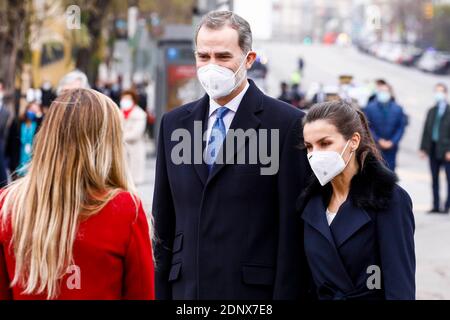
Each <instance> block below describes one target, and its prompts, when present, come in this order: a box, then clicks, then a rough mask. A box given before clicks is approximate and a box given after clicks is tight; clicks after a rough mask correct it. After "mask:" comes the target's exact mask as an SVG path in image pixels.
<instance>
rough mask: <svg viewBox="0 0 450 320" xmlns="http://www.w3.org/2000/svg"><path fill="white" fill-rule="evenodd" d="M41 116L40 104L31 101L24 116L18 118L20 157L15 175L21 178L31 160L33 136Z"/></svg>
mask: <svg viewBox="0 0 450 320" xmlns="http://www.w3.org/2000/svg"><path fill="white" fill-rule="evenodd" d="M42 115H43V114H42V109H41V105H40V103H39V102H38V101H32V102H31V103H29V104H28V106H27V107H26V109H25V112H24V114H23V115H22V116H21V117H20V124H19V130H20V131H19V137H20V156H19V165H18V168H17V174H18V175H19V176H21V177H23V176H24V175H25V174H26V172H27V166H28V163H29V162H30V160H31V154H32V153H31V151H32V147H33V141H34V136H35V135H36V133H37V131H38V128H39V126H40V124H41V121H42Z"/></svg>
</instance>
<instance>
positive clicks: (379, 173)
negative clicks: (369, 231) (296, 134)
mask: <svg viewBox="0 0 450 320" xmlns="http://www.w3.org/2000/svg"><path fill="white" fill-rule="evenodd" d="M397 181H398V178H397V175H396V174H395V173H394V172H392V171H391V170H389V169H388V168H387V167H386V166H385V165H384V164H383V163H381V162H380V161H379V160H377V159H376V158H375V157H374V156H373V155H371V154H369V155H368V156H367V158H366V161H365V163H364V166H363V168H362V170H360V171H359V172H358V173H357V174H356V175H355V176H354V177H353V179H352V181H351V185H350V193H349V197H350V198H351V200H352V202H353V204H354V205H355V206H356V207H358V208H361V209H365V210H370V211H381V210H384V209H386V208H387V207H388V205H389V201H390V199H391V197H392V192H393V188H394V186H395V184H396V183H397ZM331 193H332V187H331V183H328V184H326V185H325V186H323V187H322V186H321V185H320V183H319V181H318V180H317V178H316V177H315V176H314V174H313V175H312V177H311V181H310V183H309V185H308V186H307V187H306V188H305V189H304V191H303V192H302V194H301V195H300V196H299V197H298V199H297V210H299V211H300V212H301V211H303V208H304V207H305V206H306V204H307V202H308V200H309V199H311V198H313V197H314V196H317V195H322V196H323V200H324V201H325V202H326V203H328V202H329V201H330V198H331Z"/></svg>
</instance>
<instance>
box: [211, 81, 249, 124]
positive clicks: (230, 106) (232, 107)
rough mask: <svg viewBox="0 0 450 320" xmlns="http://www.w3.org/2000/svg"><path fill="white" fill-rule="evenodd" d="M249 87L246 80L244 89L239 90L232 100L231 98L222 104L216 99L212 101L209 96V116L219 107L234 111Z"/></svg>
mask: <svg viewBox="0 0 450 320" xmlns="http://www.w3.org/2000/svg"><path fill="white" fill-rule="evenodd" d="M249 87H250V85H249V84H248V81H247V80H246V84H245V87H244V89H243V90H242V91H241V92H239V94H238V95H237V96H236V97H234V98H233V100H231V101H230V102H228V103H227V104H226V105H224V106H221V105H220V104H218V103H217V102H216V101H214V99H211V98H209V116H211V115H212V114H213V113H214V112H215V111H216V110H217V109H219V108H220V107H227V108H228V109H230V110H231V111H233V112H234V113H236V111H237V109H238V107H239V105H240V104H241V101H242V98H244V95H245V93H246V92H247V90H248V88H249Z"/></svg>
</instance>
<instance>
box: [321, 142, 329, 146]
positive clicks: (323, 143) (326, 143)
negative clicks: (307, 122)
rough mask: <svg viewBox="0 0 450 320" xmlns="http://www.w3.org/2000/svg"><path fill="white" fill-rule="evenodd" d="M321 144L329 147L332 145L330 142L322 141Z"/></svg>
mask: <svg viewBox="0 0 450 320" xmlns="http://www.w3.org/2000/svg"><path fill="white" fill-rule="evenodd" d="M320 145H321V146H322V147H328V146H329V145H330V143H329V142H322V143H321V144H320Z"/></svg>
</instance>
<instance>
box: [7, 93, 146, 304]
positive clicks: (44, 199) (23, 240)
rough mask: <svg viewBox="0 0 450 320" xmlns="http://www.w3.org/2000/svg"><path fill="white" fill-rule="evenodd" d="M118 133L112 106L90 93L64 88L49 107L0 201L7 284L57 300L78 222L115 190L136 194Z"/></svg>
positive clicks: (117, 118)
mask: <svg viewBox="0 0 450 320" xmlns="http://www.w3.org/2000/svg"><path fill="white" fill-rule="evenodd" d="M122 136H123V134H122V120H121V114H120V111H119V109H118V107H117V105H116V104H115V103H114V102H113V101H112V100H111V99H110V98H108V97H107V96H105V95H103V94H101V93H99V92H97V91H94V90H91V89H74V90H66V91H64V92H63V93H62V94H61V95H60V96H59V97H58V98H57V99H56V100H55V101H54V102H53V103H52V105H51V107H50V109H49V112H48V114H47V115H46V117H45V119H44V121H43V123H42V126H41V128H40V130H39V131H38V133H37V134H36V137H35V140H34V145H33V157H32V160H31V162H30V164H29V166H28V168H27V173H26V175H25V176H24V177H22V178H20V179H18V180H16V181H14V182H13V183H11V184H10V185H9V186H8V187H6V189H5V190H4V191H3V192H2V194H1V196H0V201H2V202H3V206H2V210H1V212H0V219H1V221H2V225H3V227H5V225H6V221H10V222H11V226H12V241H11V246H12V249H13V250H14V255H15V259H16V265H15V276H14V279H13V281H12V283H11V286H14V285H20V286H21V287H22V288H23V289H24V292H23V293H25V294H45V293H46V294H47V299H52V298H55V297H57V296H58V294H59V291H60V290H59V289H60V280H61V279H62V277H63V276H64V275H65V273H66V270H67V268H68V267H69V266H70V265H72V264H73V254H72V249H73V244H74V241H75V238H76V234H77V228H78V224H79V222H80V221H82V220H83V219H86V218H88V217H89V216H91V215H94V214H96V213H97V212H99V211H100V210H101V209H102V208H103V207H104V206H105V205H106V203H107V202H108V201H110V200H111V199H112V198H113V197H114V196H115V195H116V194H117V193H118V192H120V191H129V192H131V194H133V195H134V194H135V187H134V185H133V182H132V180H131V178H130V175H129V173H128V169H127V166H126V163H125V154H124V152H125V151H124V141H123V138H122ZM133 199H134V201H136V198H135V197H134V196H133ZM136 205H137V202H136ZM136 208H137V206H136ZM136 210H137V209H136ZM136 212H137V211H136ZM9 218H10V219H9Z"/></svg>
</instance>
